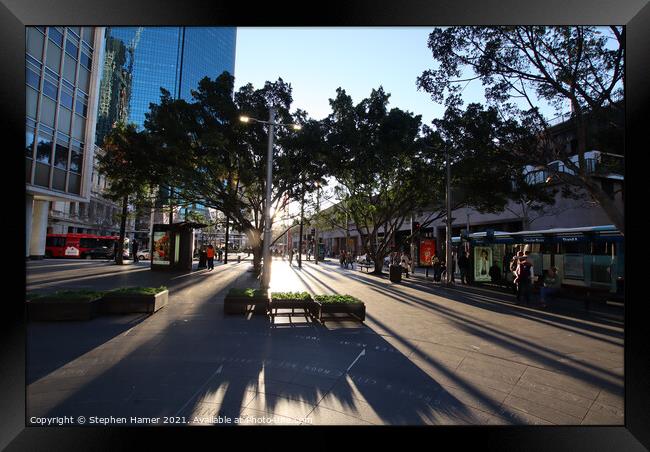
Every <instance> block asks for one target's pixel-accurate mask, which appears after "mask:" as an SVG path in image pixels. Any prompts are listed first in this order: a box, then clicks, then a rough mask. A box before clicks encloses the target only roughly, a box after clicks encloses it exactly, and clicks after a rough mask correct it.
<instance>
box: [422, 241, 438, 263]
mask: <svg viewBox="0 0 650 452" xmlns="http://www.w3.org/2000/svg"><path fill="white" fill-rule="evenodd" d="M435 255H436V241H435V240H434V239H422V240H421V241H420V266H421V267H431V265H432V264H431V259H433V256H435Z"/></svg>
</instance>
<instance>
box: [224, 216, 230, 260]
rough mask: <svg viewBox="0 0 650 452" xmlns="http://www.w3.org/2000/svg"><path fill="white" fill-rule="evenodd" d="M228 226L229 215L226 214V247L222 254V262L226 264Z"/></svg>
mask: <svg viewBox="0 0 650 452" xmlns="http://www.w3.org/2000/svg"><path fill="white" fill-rule="evenodd" d="M229 228H230V217H229V216H227V215H226V248H225V250H224V251H225V252H224V255H223V263H224V264H227V263H228V232H229Z"/></svg>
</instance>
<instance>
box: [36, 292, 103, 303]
mask: <svg viewBox="0 0 650 452" xmlns="http://www.w3.org/2000/svg"><path fill="white" fill-rule="evenodd" d="M104 294H105V292H100V291H96V290H61V291H57V292H54V293H51V294H38V295H36V294H28V297H27V300H28V301H30V302H31V303H47V302H57V303H60V302H64V303H88V302H91V301H94V300H97V299H99V298H102V297H103V296H104Z"/></svg>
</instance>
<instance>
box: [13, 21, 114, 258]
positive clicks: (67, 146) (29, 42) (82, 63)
mask: <svg viewBox="0 0 650 452" xmlns="http://www.w3.org/2000/svg"><path fill="white" fill-rule="evenodd" d="M25 32H26V52H25V63H26V68H25V83H26V87H25V88H26V135H25V183H26V204H25V207H26V209H25V211H26V212H25V214H26V244H25V245H26V256H27V257H33V258H42V257H43V256H44V255H45V239H46V234H47V227H48V216H49V213H50V211H51V210H52V209H51V203H53V202H66V203H75V204H77V203H88V202H89V200H90V196H91V175H92V170H93V161H94V151H95V146H94V137H95V126H96V123H97V99H98V91H99V79H100V77H99V72H100V67H101V61H102V51H103V41H104V28H102V27H26V29H25Z"/></svg>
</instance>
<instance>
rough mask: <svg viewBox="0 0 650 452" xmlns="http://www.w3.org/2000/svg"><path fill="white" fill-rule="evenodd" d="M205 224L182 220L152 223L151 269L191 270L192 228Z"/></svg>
mask: <svg viewBox="0 0 650 452" xmlns="http://www.w3.org/2000/svg"><path fill="white" fill-rule="evenodd" d="M206 226H207V225H206V224H202V223H192V222H187V221H185V222H182V223H173V224H154V225H153V240H152V241H151V244H152V246H151V250H150V251H151V269H152V270H192V260H193V256H194V229H200V228H204V227H206Z"/></svg>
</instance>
